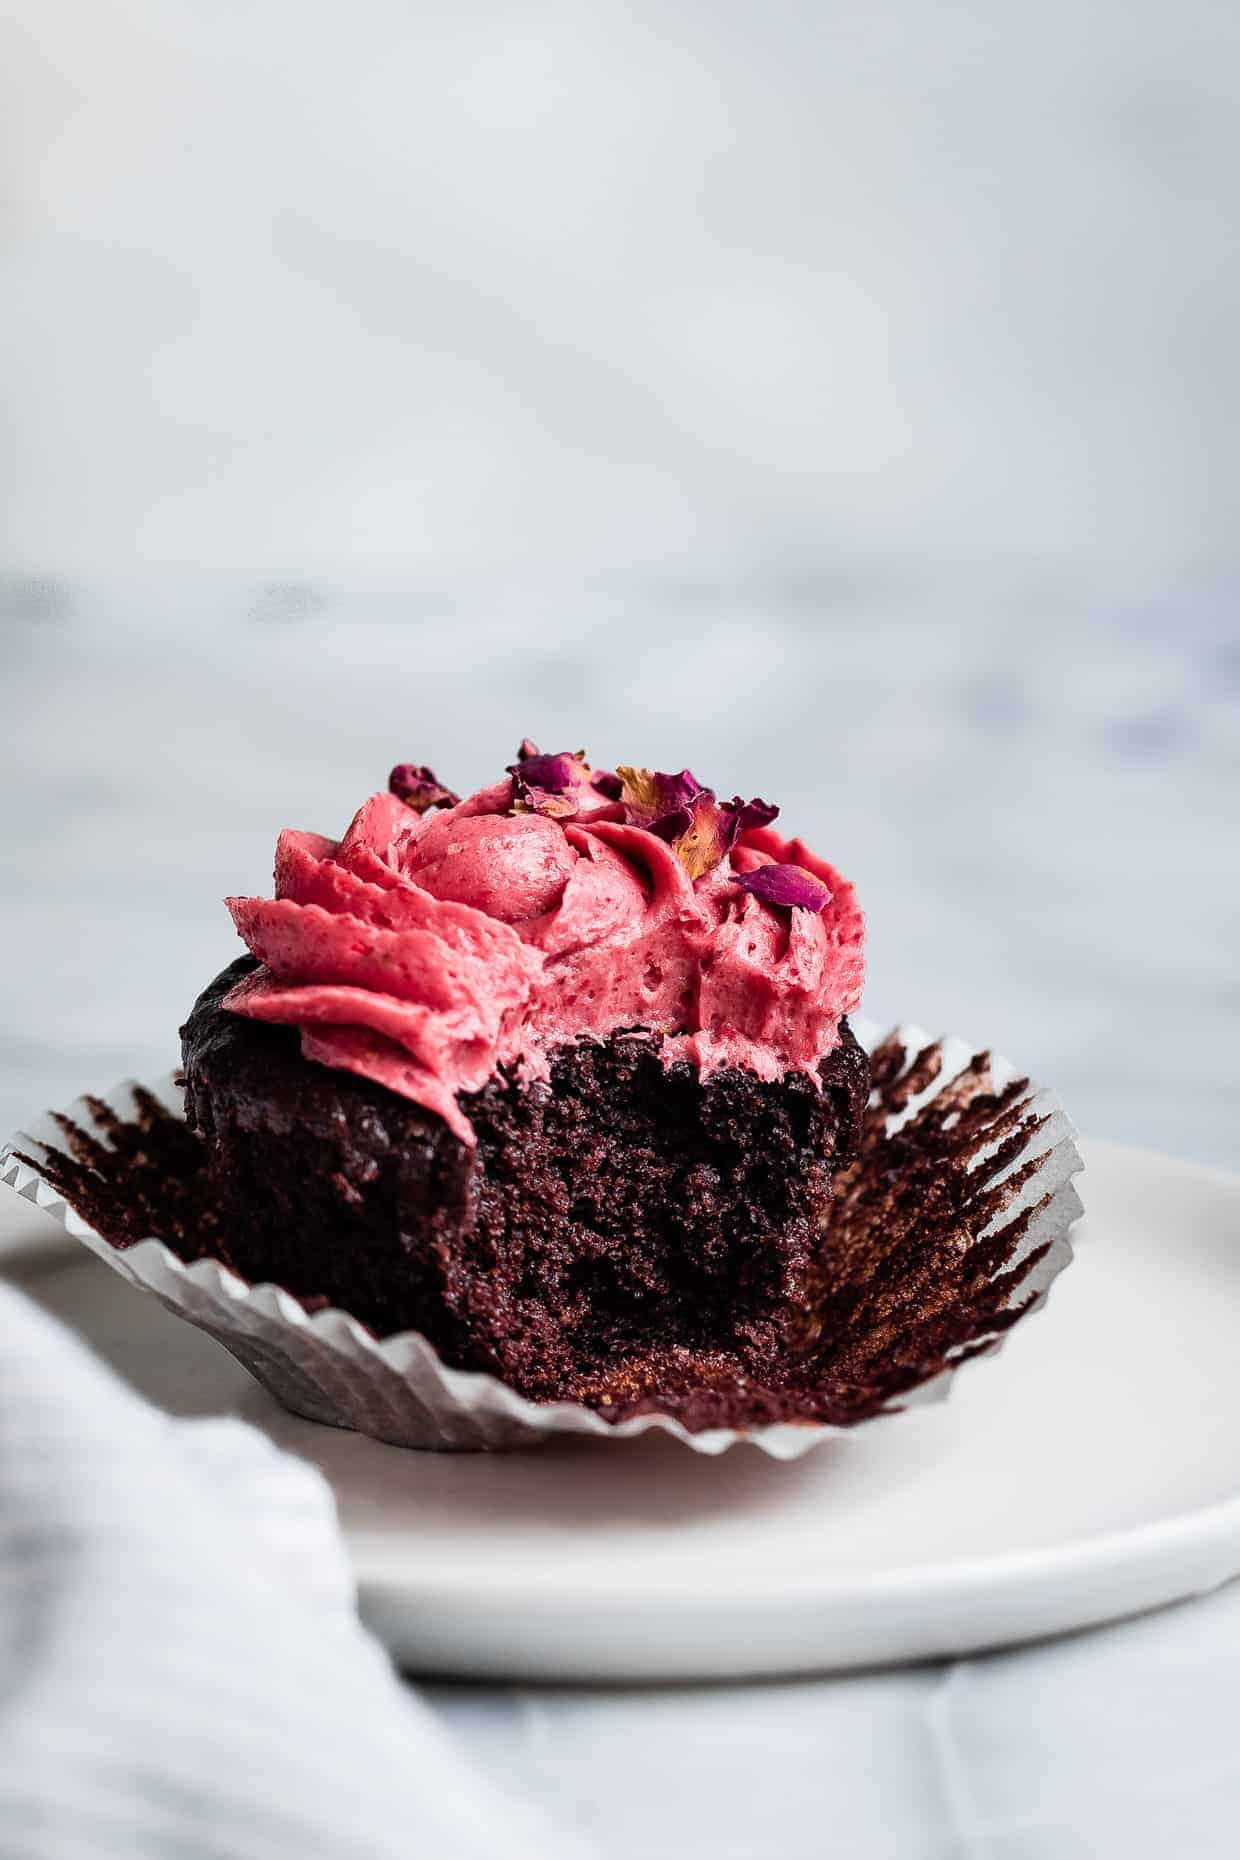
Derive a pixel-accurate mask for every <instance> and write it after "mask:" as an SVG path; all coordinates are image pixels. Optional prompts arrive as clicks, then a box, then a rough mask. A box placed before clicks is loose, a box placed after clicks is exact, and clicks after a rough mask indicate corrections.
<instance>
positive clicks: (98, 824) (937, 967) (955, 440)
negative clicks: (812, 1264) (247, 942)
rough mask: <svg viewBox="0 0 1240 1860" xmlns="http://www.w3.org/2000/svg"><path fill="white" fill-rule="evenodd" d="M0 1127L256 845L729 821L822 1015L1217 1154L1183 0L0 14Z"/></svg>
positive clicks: (1224, 533)
mask: <svg viewBox="0 0 1240 1860" xmlns="http://www.w3.org/2000/svg"><path fill="white" fill-rule="evenodd" d="M0 68H2V69H3V72H4V74H5V75H4V77H3V80H2V82H3V88H4V92H5V103H4V109H3V117H4V123H5V133H4V140H5V144H6V150H7V152H6V171H7V205H6V214H5V234H4V243H5V282H4V289H3V310H2V315H3V319H4V324H5V338H4V343H3V354H4V357H5V360H4V364H3V366H4V373H5V376H6V388H7V395H6V401H7V411H6V415H5V422H4V427H5V437H4V451H5V463H4V493H3V535H2V541H3V548H2V556H3V564H4V573H3V578H2V579H0V629H2V639H3V664H4V668H5V672H6V680H5V682H6V698H7V702H6V706H5V716H4V726H3V732H2V741H0V774H2V779H3V792H4V799H5V809H4V824H5V832H6V836H7V845H6V849H5V850H6V859H5V865H4V877H3V881H2V882H0V893H2V900H3V902H2V910H0V1125H3V1127H4V1129H5V1130H6V1131H7V1130H8V1129H9V1128H11V1127H12V1126H13V1125H14V1124H15V1123H18V1122H20V1121H21V1119H22V1118H23V1116H25V1115H26V1114H27V1113H29V1112H32V1111H33V1110H35V1109H37V1108H41V1107H42V1106H44V1105H46V1104H49V1103H52V1104H60V1103H64V1102H66V1101H67V1100H68V1099H69V1098H71V1097H72V1096H74V1095H75V1094H76V1093H77V1092H78V1091H80V1090H82V1089H84V1088H88V1087H100V1086H107V1085H109V1084H111V1083H112V1082H113V1081H114V1080H115V1079H116V1078H118V1077H120V1076H122V1075H124V1074H126V1073H128V1072H131V1071H136V1072H142V1071H144V1070H146V1071H156V1070H160V1069H162V1068H164V1067H166V1066H167V1065H169V1064H171V1063H172V1061H173V1059H174V1057H175V1054H176V1028H177V1025H178V1023H179V1021H180V1020H181V1019H182V1018H183V1017H184V1015H185V1012H186V1010H187V1009H188V1007H189V1005H190V1003H191V1001H192V999H193V997H194V995H195V993H196V992H197V990H198V989H199V988H200V987H201V986H202V985H203V984H204V983H205V982H206V981H207V980H208V979H209V978H210V976H211V975H212V974H214V972H215V971H216V970H217V969H218V968H219V967H220V966H221V965H222V964H223V962H224V961H226V960H228V959H229V958H230V957H231V955H232V954H233V953H234V948H235V947H239V946H235V944H234V938H233V933H232V930H231V925H230V924H229V921H228V919H227V916H226V914H225V912H224V909H223V905H222V903H221V899H222V897H223V895H224V894H225V892H229V891H252V890H258V889H261V888H263V887H264V885H265V882H266V879H267V876H268V874H269V870H270V862H271V853H272V847H273V843H274V839H275V834H276V831H277V829H278V828H279V827H280V826H283V825H286V824H287V825H297V826H306V827H313V828H316V829H319V830H322V831H327V832H338V831H340V830H342V829H343V827H344V825H345V824H346V822H347V819H348V817H349V815H350V813H351V812H352V810H353V808H354V807H355V805H356V804H357V803H358V802H359V801H360V800H361V799H363V798H364V796H365V795H366V794H367V793H368V792H370V791H371V790H372V789H374V788H376V787H379V786H382V785H383V782H384V780H385V777H386V773H387V770H388V768H389V766H390V765H391V764H392V763H393V762H394V761H396V760H403V759H410V760H417V761H427V762H430V763H432V764H433V765H434V766H435V768H436V769H437V770H438V772H439V773H440V775H441V776H442V777H443V778H444V779H445V780H447V781H448V782H449V783H450V784H451V785H452V786H454V787H456V788H458V789H465V788H467V787H470V786H474V785H477V784H479V783H481V782H482V781H483V780H485V779H488V778H492V777H494V776H495V775H496V774H498V773H499V772H500V771H501V770H502V768H503V765H504V764H505V763H506V762H507V761H509V760H510V759H511V756H512V752H513V750H514V748H515V746H516V742H517V740H518V738H519V737H520V736H522V735H524V734H530V735H533V736H535V737H536V738H538V739H539V740H540V741H541V742H542V744H543V746H544V747H546V748H550V749H559V748H562V747H572V748H575V747H578V746H580V745H583V744H584V746H585V747H586V748H587V749H588V750H589V751H590V752H591V753H592V755H593V756H594V757H595V758H596V759H597V760H598V761H600V762H602V763H604V764H612V763H615V762H616V761H626V762H636V763H649V764H653V765H657V766H661V767H668V768H679V767H680V766H682V765H683V764H685V763H688V764H689V765H690V766H692V767H693V768H694V769H695V770H696V771H697V772H698V774H699V775H701V776H702V777H703V778H705V779H707V780H710V781H712V782H714V783H715V784H716V785H718V786H719V787H721V788H723V789H725V790H726V791H727V792H729V793H730V792H732V790H733V789H734V788H739V789H742V790H744V791H745V792H746V793H748V792H751V791H754V790H757V791H758V792H761V793H762V794H764V795H767V796H769V797H770V798H772V799H774V800H777V801H779V802H780V803H781V804H782V807H783V812H784V819H785V822H786V823H787V824H788V825H789V826H790V827H791V828H794V829H798V830H802V831H804V832H805V833H806V834H807V835H808V836H809V837H811V838H812V839H813V840H814V841H815V842H816V843H817V844H818V846H819V847H820V849H821V850H822V851H823V853H825V854H826V855H827V856H828V857H830V858H831V859H833V860H835V861H836V862H837V863H838V864H840V865H841V866H842V867H843V868H844V869H845V870H846V871H847V872H848V873H849V874H850V875H851V876H853V877H855V878H856V880H857V882H858V884H859V886H860V888H861V892H862V896H863V900H864V902H865V903H866V905H867V908H868V910H869V913H870V919H871V939H872V940H871V952H872V969H871V983H870V988H869V992H868V997H867V1008H868V1011H869V1012H870V1013H871V1015H872V1016H874V1017H875V1018H877V1019H879V1020H882V1021H890V1020H894V1019H897V1018H906V1019H913V1020H916V1021H919V1022H921V1023H922V1024H924V1025H926V1026H927V1027H929V1028H930V1029H932V1030H935V1031H938V1030H949V1031H954V1032H960V1033H963V1034H965V1035H968V1036H970V1037H973V1038H975V1039H977V1040H979V1041H981V1042H988V1043H991V1044H993V1045H995V1046H997V1047H998V1048H1000V1049H1001V1050H1004V1051H1006V1052H1007V1053H1008V1054H1010V1056H1011V1057H1012V1058H1013V1059H1015V1060H1016V1061H1017V1062H1018V1063H1019V1064H1021V1065H1022V1066H1023V1067H1026V1068H1028V1069H1031V1070H1033V1071H1034V1072H1035V1073H1036V1074H1037V1075H1039V1076H1041V1077H1043V1078H1045V1079H1046V1080H1047V1081H1048V1082H1050V1083H1052V1084H1054V1085H1055V1086H1056V1087H1057V1088H1058V1090H1059V1092H1060V1094H1061V1096H1062V1098H1063V1099H1064V1101H1065V1103H1066V1104H1067V1106H1068V1108H1069V1109H1070V1110H1071V1111H1072V1113H1073V1114H1074V1115H1075V1117H1076V1119H1077V1121H1078V1122H1079V1123H1080V1124H1081V1126H1082V1127H1083V1128H1084V1129H1085V1130H1086V1131H1087V1132H1088V1133H1089V1134H1091V1135H1100V1136H1108V1137H1115V1138H1120V1139H1124V1140H1128V1141H1131V1142H1136V1143H1141V1144H1147V1145H1153V1146H1156V1147H1159V1148H1163V1149H1168V1150H1173V1151H1176V1152H1178V1153H1181V1154H1184V1155H1188V1156H1193V1157H1197V1158H1200V1159H1202V1160H1206V1161H1213V1162H1217V1163H1220V1164H1224V1165H1226V1164H1231V1165H1233V1166H1234V1165H1236V1164H1240V1135H1238V1132H1240V1121H1238V1119H1237V1112H1238V1110H1240V1104H1238V1101H1237V1100H1238V1092H1237V1084H1236V1079H1237V1067H1236V1058H1235V1054H1236V1047H1237V1042H1238V1040H1240V987H1238V986H1237V979H1236V949H1237V941H1238V932H1240V860H1238V856H1237V849H1238V846H1240V833H1238V828H1240V817H1238V816H1240V810H1238V808H1237V793H1238V779H1237V778H1238V774H1240V728H1238V726H1240V622H1238V619H1237V597H1238V595H1240V522H1238V518H1240V508H1238V506H1240V474H1238V472H1237V466H1236V450H1237V446H1236V433H1237V429H1238V424H1240V358H1238V355H1237V329H1238V328H1240V256H1238V253H1237V206H1238V204H1240V181H1238V176H1240V9H1237V8H1236V7H1235V5H1234V4H1232V3H1231V0H1219V3H1218V4H1214V3H1213V0H1179V3H1178V4H1177V5H1175V6H1174V7H1172V6H1168V5H1166V4H1165V3H1163V0H1092V3H1091V4H1090V5H1088V6H1084V7H1082V6H1080V5H1076V4H1069V0H1044V3H1043V4H1042V5H1040V6H1038V7H1030V6H1028V5H1027V4H1015V3H1013V0H956V4H952V5H949V6H939V7H927V6H923V5H919V4H916V0H892V3H891V4H888V5H887V6H885V7H882V8H875V7H871V6H867V5H863V4H861V3H860V0H839V3H837V4H830V5H823V6H808V5H805V4H803V3H797V4H794V3H792V0H764V4H762V5H761V6H759V5H756V4H754V3H753V0H748V3H747V4H741V3H740V0H710V4H709V5H708V4H705V3H704V0H703V3H702V4H698V3H697V0H663V3H662V4H652V3H647V0H625V3H624V4H621V0H592V3H591V4H590V5H589V6H583V5H580V4H578V5H570V4H567V3H560V4H557V3H556V0H549V3H548V0H543V3H542V4H538V5H533V4H530V5H526V4H520V3H518V0H509V3H508V4H504V3H502V0H454V4H452V5H450V6H439V5H419V4H416V3H411V0H355V4H354V5H352V6H350V7H348V8H337V7H316V6H307V5H304V4H294V0H16V6H15V8H11V9H10V10H9V24H8V26H7V29H6V33H5V41H4V49H3V56H2V58H0Z"/></svg>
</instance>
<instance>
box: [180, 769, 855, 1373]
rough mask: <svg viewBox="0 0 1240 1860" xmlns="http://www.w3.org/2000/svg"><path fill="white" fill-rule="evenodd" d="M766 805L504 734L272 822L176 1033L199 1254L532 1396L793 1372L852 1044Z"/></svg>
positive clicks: (836, 967)
mask: <svg viewBox="0 0 1240 1860" xmlns="http://www.w3.org/2000/svg"><path fill="white" fill-rule="evenodd" d="M776 811H777V810H776V809H775V808H773V807H770V806H768V805H767V804H766V803H764V802H762V801H758V800H754V801H749V802H744V801H742V800H741V799H740V798H739V797H736V798H734V799H733V800H732V801H730V802H720V801H717V800H716V798H715V796H714V794H713V793H712V792H711V791H710V790H709V789H706V788H704V787H703V786H702V785H701V784H700V783H699V782H698V781H696V780H695V778H694V777H693V776H692V775H690V774H689V772H688V771H684V772H682V773H681V774H680V775H676V776H666V775H661V774H658V773H654V772H651V771H648V770H641V769H628V768H621V769H620V770H619V772H618V773H616V774H604V773H601V772H597V771H592V770H591V769H590V768H589V767H588V766H587V764H586V762H585V758H584V756H583V755H556V756H543V755H540V754H539V753H538V751H537V749H536V748H535V747H534V745H533V744H530V743H524V744H522V746H521V751H520V753H519V755H518V758H517V760H516V761H515V762H514V763H513V764H512V766H511V767H510V769H509V771H508V775H507V778H506V779H505V780H503V781H502V782H500V783H498V784H496V785H495V786H493V787H489V788H485V789H483V790H482V791H481V792H479V793H478V794H475V795H472V796H470V797H469V798H468V799H467V800H464V801H458V800H457V798H456V797H455V796H454V795H452V794H451V793H450V792H449V791H447V790H446V789H444V788H443V787H442V786H441V785H440V784H439V783H438V782H437V781H436V780H435V778H434V777H433V776H432V775H431V773H430V771H429V770H426V769H424V768H418V767H414V766H411V765H402V766H401V767H399V768H398V769H396V770H394V771H393V773H392V778H391V781H390V784H389V791H388V792H387V793H380V794H375V795H372V796H371V798H370V799H369V800H367V801H366V802H365V803H364V805H363V806H362V807H361V809H360V810H359V811H358V813H357V814H356V815H355V817H354V819H353V821H352V823H351V825H350V826H349V828H348V831H347V832H346V833H345V835H344V837H343V839H341V840H340V841H339V842H336V841H333V840H329V839H324V838H321V837H319V836H317V835H314V834H309V833H300V832H292V831H289V832H285V833H283V834H281V836H280V840H279V845H278V848H277V854H276V875H275V876H276V884H275V891H276V896H275V898H274V899H262V898H234V899H231V900H230V901H229V904H230V909H231V911H232V914H233V918H234V921H235V922H236V925H237V928H238V930H239V931H240V933H241V935H242V937H243V939H244V941H245V942H246V944H247V946H248V948H249V950H250V952H251V953H250V955H249V957H245V958H242V959H241V960H240V961H239V962H235V963H233V964H232V965H231V966H230V967H229V968H228V969H226V970H224V972H223V973H222V974H221V975H220V976H219V977H217V978H216V980H215V981H214V982H212V983H211V985H210V986H209V987H208V988H207V989H206V990H205V991H204V993H203V994H202V995H201V996H200V997H199V1000H198V1001H197V1003H196V1005H195V1007H194V1010H193V1012H192V1014H191V1016H190V1018H189V1020H188V1022H187V1023H186V1026H185V1027H184V1029H183V1030H182V1037H183V1056H184V1070H185V1080H186V1114H187V1119H188V1122H189V1125H190V1128H191V1130H192V1131H194V1132H196V1133H197V1135H198V1137H199V1138H200V1139H201V1141H202V1144H203V1148H204V1153H205V1158H206V1162H205V1168H206V1170H207V1172H208V1174H209V1177H210V1181H211V1187H212V1193H213V1201H214V1206H215V1207H216V1208H217V1210H218V1217H219V1219H218V1229H217V1233H218V1236H219V1244H218V1246H217V1249H216V1250H217V1252H218V1254H219V1256H220V1257H221V1258H223V1260H224V1262H225V1263H226V1264H228V1265H231V1266H232V1267H233V1268H234V1269H235V1270H236V1271H237V1272H238V1273H239V1274H240V1275H241V1276H242V1277H243V1278H244V1279H246V1280H248V1281H250V1282H257V1281H271V1282H274V1283H275V1284H276V1285H279V1286H281V1287H283V1288H285V1289H286V1290H287V1291H289V1292H291V1293H293V1294H294V1295H296V1296H297V1297H298V1298H299V1299H300V1300H301V1301H302V1302H303V1304H305V1305H306V1306H307V1307H308V1308H310V1309H314V1308H317V1307H322V1306H325V1305H327V1306H332V1307H335V1308H337V1309H340V1310H343V1311H345V1312H348V1313H350V1314H351V1315H352V1316H353V1317H355V1318H357V1319H359V1320H361V1321H362V1322H363V1323H364V1324H365V1325H367V1326H368V1327H369V1328H370V1330H371V1331H373V1332H374V1333H375V1334H376V1335H378V1336H380V1337H382V1336H388V1335H391V1334H393V1333H397V1332H409V1331H415V1332H418V1333H420V1334H421V1335H422V1336H424V1337H425V1338H426V1339H428V1340H429V1342H430V1343H431V1344H432V1345H433V1346H434V1348H435V1349H436V1351H437V1352H438V1354H439V1356H440V1357H441V1359H442V1360H443V1361H444V1362H445V1363H446V1364H448V1365H450V1366H455V1367H458V1368H465V1369H478V1370H486V1371H489V1372H490V1373H492V1374H493V1375H495V1376H496V1377H498V1378H499V1379H501V1380H502V1381H503V1382H504V1383H506V1384H507V1385H508V1386H509V1387H511V1388H513V1389H515V1390H517V1391H518V1392H520V1393H521V1394H523V1395H527V1396H530V1397H533V1398H534V1399H536V1400H544V1401H545V1400H549V1399H554V1398H567V1399H576V1400H581V1401H587V1402H589V1403H590V1404H591V1405H593V1406H600V1405H602V1406H606V1405H607V1404H614V1403H616V1402H620V1401H623V1399H624V1398H625V1395H626V1392H632V1391H636V1390H638V1389H648V1388H651V1387H657V1386H659V1385H660V1383H661V1382H664V1381H675V1382H677V1383H679V1384H684V1383H685V1382H686V1381H693V1380H694V1379H695V1378H697V1379H700V1380H701V1381H703V1382H711V1381H713V1380H717V1379H718V1377H719V1375H720V1373H721V1371H722V1370H723V1369H725V1368H726V1372H727V1373H728V1374H730V1375H740V1376H745V1375H754V1376H759V1377H762V1378H765V1379H768V1380H769V1379H770V1377H771V1375H772V1373H773V1372H774V1371H775V1370H776V1368H777V1367H778V1366H779V1365H784V1366H785V1367H786V1366H787V1365H789V1364H791V1363H794V1362H795V1361H796V1360H797V1358H798V1355H799V1353H801V1352H802V1351H803V1350H804V1349H806V1348H807V1347H808V1344H809V1341H810V1338H811V1333H812V1331H813V1328H814V1323H813V1317H812V1313H813V1310H814V1305H815V1295H816V1287H817V1286H818V1284H819V1281H820V1280H821V1276H822V1270H823V1249H824V1244H825V1239H824V1236H825V1234H826V1230H827V1224H828V1212H829V1207H830V1200H831V1194H832V1183H833V1178H834V1177H835V1175H836V1173H837V1172H838V1171H839V1170H841V1169H842V1168H844V1166H845V1165H846V1164H847V1163H848V1162H849V1161H850V1160H851V1158H852V1157H853V1155H854V1153H855V1151H856V1147H857V1143H858V1138H859V1134H860V1131H861V1127H862V1118H863V1113H864V1109H865V1104H866V1099H867V1095H868V1089H869V1065H868V1060H867V1058H866V1055H865V1053H864V1052H863V1050H862V1048H861V1047H860V1046H859V1045H858V1043H857V1041H856V1040H855V1039H854V1038H853V1036H852V1033H851V1031H850V1028H849V1025H848V1020H847V1015H848V1014H849V1012H850V1011H851V1010H853V1009H854V1008H855V1006H856V1004H857V1001H858V999H859V996H860V992H861V984H862V977H863V936H864V925H863V919H862V916H861V912H860V910H859V908H858V906H857V903H856V899H855V896H854V893H853V889H852V886H851V885H850V884H849V883H848V882H847V880H845V879H843V878H841V877H840V875H839V874H838V873H837V872H835V871H834V870H833V869H832V868H831V867H830V866H828V865H826V864H824V863H823V862H822V861H821V860H819V859H818V858H817V857H816V856H815V855H814V854H813V853H812V852H811V851H810V850H809V848H808V847H807V846H805V844H804V843H803V842H802V841H800V840H795V839H794V840H788V839H785V838H784V837H783V836H782V835H781V834H779V833H778V832H776V831H775V830H774V827H773V825H772V822H773V820H774V819H775V816H776Z"/></svg>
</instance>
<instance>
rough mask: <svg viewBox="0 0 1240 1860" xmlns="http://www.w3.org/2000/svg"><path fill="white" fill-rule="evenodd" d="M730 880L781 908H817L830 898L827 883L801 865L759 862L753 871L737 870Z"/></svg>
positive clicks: (803, 909) (766, 902) (825, 903)
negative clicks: (762, 863)
mask: <svg viewBox="0 0 1240 1860" xmlns="http://www.w3.org/2000/svg"><path fill="white" fill-rule="evenodd" d="M732 882H733V884H734V885H739V886H740V887H741V889H742V890H743V891H748V892H750V893H751V894H752V895H753V896H754V897H755V898H761V900H762V902H763V903H764V904H779V905H782V906H783V907H784V909H785V910H800V911H814V912H818V911H821V910H823V909H825V907H826V906H827V905H828V904H830V902H831V890H830V887H829V886H828V885H824V884H823V882H822V880H821V879H820V878H815V877H814V874H813V873H812V872H807V871H806V870H805V867H804V866H803V865H760V866H759V867H758V869H757V871H756V872H739V873H738V874H737V876H736V877H735V878H734V879H733V881H732Z"/></svg>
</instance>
